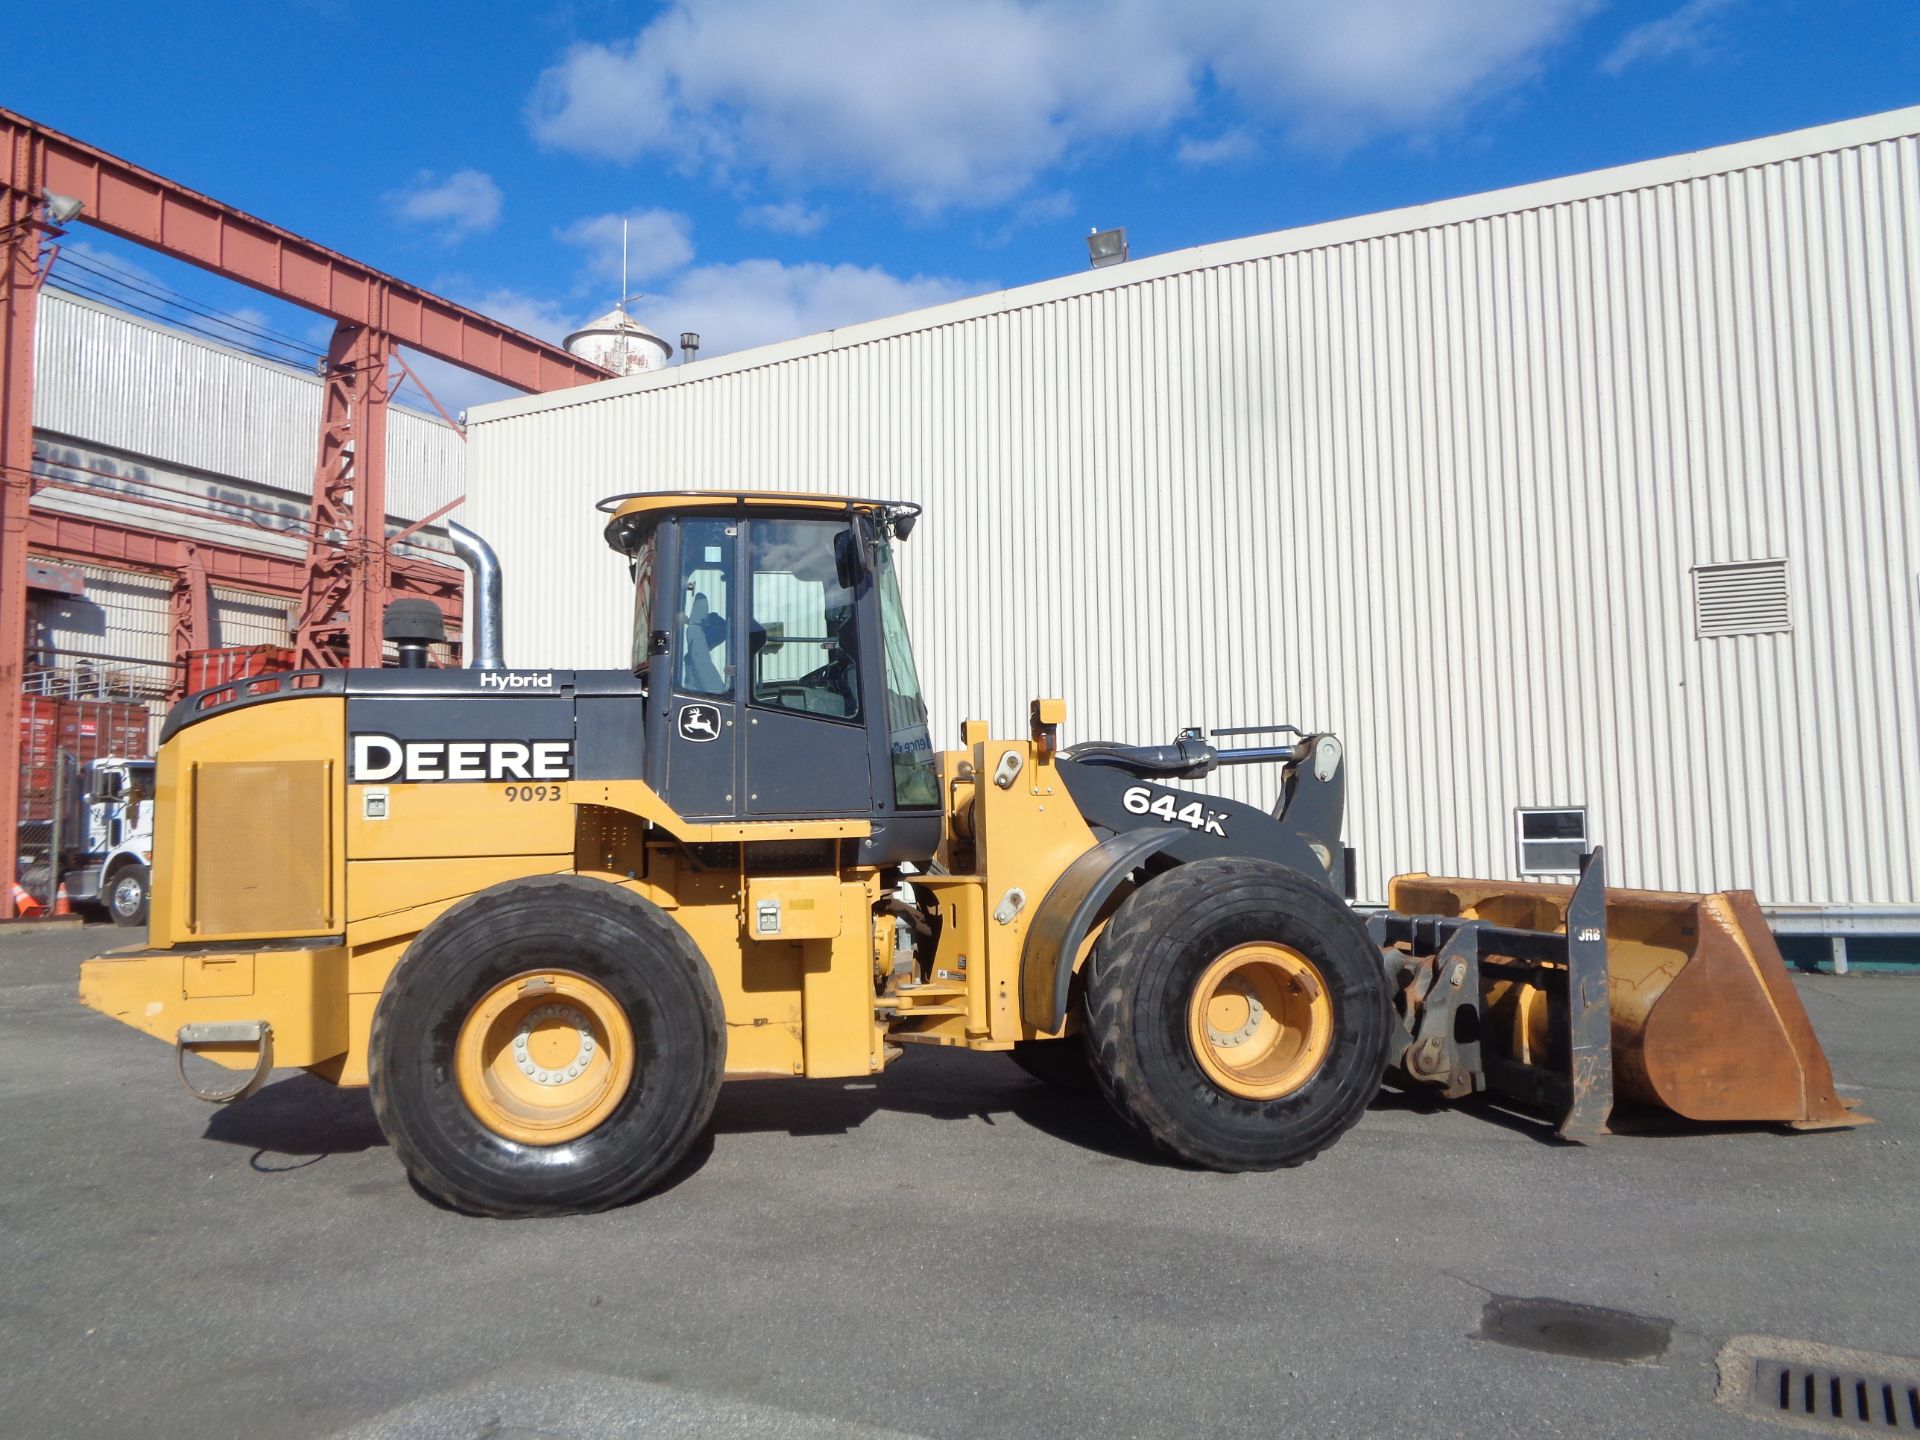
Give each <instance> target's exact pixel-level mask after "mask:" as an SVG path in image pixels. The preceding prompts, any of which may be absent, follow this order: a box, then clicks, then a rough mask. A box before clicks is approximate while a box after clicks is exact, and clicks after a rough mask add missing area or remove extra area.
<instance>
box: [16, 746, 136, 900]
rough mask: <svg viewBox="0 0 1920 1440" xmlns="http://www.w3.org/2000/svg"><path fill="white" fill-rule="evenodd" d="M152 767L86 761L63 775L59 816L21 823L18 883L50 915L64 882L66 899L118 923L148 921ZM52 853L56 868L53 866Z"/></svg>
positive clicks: (56, 811) (105, 758)
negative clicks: (98, 910) (91, 907)
mask: <svg viewBox="0 0 1920 1440" xmlns="http://www.w3.org/2000/svg"><path fill="white" fill-rule="evenodd" d="M153 766H154V762H153V761H151V760H129V759H125V758H122V757H120V756H115V755H108V756H103V757H101V758H100V759H98V760H91V761H88V762H87V763H86V764H84V765H80V766H77V767H75V768H73V769H72V771H71V772H70V773H69V774H68V775H66V776H64V777H63V778H64V779H65V781H66V785H65V789H66V793H65V794H64V795H62V796H61V797H60V801H61V803H60V804H59V805H58V806H56V807H55V808H54V811H53V817H54V818H50V819H45V820H36V821H22V822H21V826H20V830H21V834H20V870H21V873H20V880H21V882H22V883H23V884H24V885H25V886H26V888H27V889H28V890H29V891H31V892H32V893H33V894H34V895H35V897H36V898H38V897H39V896H41V895H42V894H44V895H45V900H46V904H47V906H48V908H49V909H51V908H52V906H53V903H54V897H55V895H56V894H57V892H58V890H59V887H60V885H62V884H64V885H65V886H66V887H67V899H68V900H69V901H71V902H72V903H73V904H75V905H97V906H99V907H100V908H102V909H104V910H105V911H106V912H107V914H108V915H110V916H111V917H112V918H113V921H114V923H115V924H117V925H144V924H146V923H147V892H148V890H149V889H150V888H151V883H152V879H151V877H152V866H153V773H154V772H153ZM64 768H65V767H63V769H64ZM53 850H57V851H58V852H59V864H58V865H57V866H54V865H50V864H48V854H49V852H50V851H53ZM56 876H57V877H58V878H57V879H56V878H54V877H56Z"/></svg>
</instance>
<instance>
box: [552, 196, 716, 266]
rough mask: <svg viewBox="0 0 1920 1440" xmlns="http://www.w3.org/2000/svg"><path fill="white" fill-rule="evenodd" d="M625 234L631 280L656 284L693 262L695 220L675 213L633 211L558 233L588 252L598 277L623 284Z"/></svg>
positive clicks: (580, 222) (596, 218)
mask: <svg viewBox="0 0 1920 1440" xmlns="http://www.w3.org/2000/svg"><path fill="white" fill-rule="evenodd" d="M623 221H624V222H625V224H626V230H627V277H628V280H629V281H630V282H643V281H648V280H657V279H659V278H660V277H661V276H662V275H670V274H672V273H673V272H674V271H675V270H678V269H680V268H681V267H682V266H684V265H685V264H687V263H688V262H689V261H690V260H692V259H693V238H692V231H693V222H692V221H690V220H688V219H687V217H686V216H684V215H681V214H679V213H677V212H675V211H672V210H629V211H627V212H626V213H624V214H621V213H618V212H616V213H614V214H612V215H595V216H592V217H590V218H588V219H585V220H576V221H574V223H573V224H571V225H569V226H568V227H567V228H566V229H564V230H562V231H561V232H560V238H561V239H562V240H564V241H566V243H567V244H569V245H572V246H575V247H577V248H578V249H580V250H583V251H585V252H586V256H587V270H588V273H589V274H591V275H592V276H593V277H594V278H596V279H599V280H611V281H614V282H615V283H616V284H617V283H618V282H619V280H620V232H621V224H622V222H623Z"/></svg>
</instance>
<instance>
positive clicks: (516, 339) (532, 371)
mask: <svg viewBox="0 0 1920 1440" xmlns="http://www.w3.org/2000/svg"><path fill="white" fill-rule="evenodd" d="M0 166H4V167H5V168H4V169H0V190H4V191H6V192H7V197H6V198H7V200H8V201H9V203H10V204H29V205H30V204H32V203H35V202H37V201H38V200H39V198H40V192H41V190H42V189H47V190H52V191H54V192H55V193H56V194H60V195H71V196H73V197H75V198H76V199H78V200H80V201H82V202H83V203H84V204H85V205H86V209H85V210H83V211H82V212H81V213H80V217H79V218H80V219H81V220H82V221H84V222H85V223H86V224H88V225H92V226H95V227H97V228H99V229H101V230H104V231H106V232H107V233H108V234H110V235H118V236H120V237H121V238H122V239H126V240H133V241H136V242H138V243H139V244H142V245H146V246H149V247H151V248H152V249H155V250H158V251H160V252H161V253H162V254H165V255H171V256H173V257H174V258H175V259H177V260H185V261H187V262H188V263H190V264H193V265H198V266H200V267H202V268H203V269H206V270H211V271H213V272H214V273H215V274H217V275H225V276H227V277H228V278H230V279H234V280H239V281H241V282H243V283H245V284H247V285H251V286H253V287H254V288H255V289H256V290H264V291H265V292H266V293H267V294H269V295H274V296H277V297H279V298H280V299H282V300H288V301H291V302H292V303H293V304H295V305H303V306H305V307H306V308H307V309H309V310H318V311H319V312H320V313H321V314H323V315H329V316H331V317H332V318H333V319H335V320H339V321H345V322H346V323H348V324H350V325H364V326H367V327H368V328H370V329H373V330H378V331H381V332H383V333H385V334H386V335H388V336H390V337H392V339H393V340H394V341H395V342H397V343H398V344H401V345H405V346H407V347H408V348H410V349H414V350H419V351H421V352H423V353H424V354H428V355H433V356H437V357H438V358H440V359H442V360H448V361H451V362H452V363H453V364H455V365H459V366H462V367H464V368H465V369H468V370H472V371H474V372H475V373H477V374H481V375H486V376H489V377H491V378H492V379H495V380H499V381H501V382H503V383H505V384H508V385H513V386H516V387H518V388H519V389H522V390H535V391H540V390H562V389H565V388H566V387H568V386H570V385H584V384H587V383H589V382H590V381H594V380H605V379H607V378H608V377H609V375H610V374H611V372H610V371H606V370H603V369H601V368H600V367H599V366H598V365H595V364H593V363H592V362H590V361H587V360H583V359H581V358H580V357H579V356H578V355H575V354H573V353H572V352H571V351H568V350H566V349H564V348H562V347H561V346H559V345H554V344H551V343H550V342H548V341H545V340H540V339H536V338H535V337H534V336H532V335H528V334H525V333H524V332H522V331H519V330H515V329H514V328H513V327H512V326H510V325H503V324H501V323H500V322H499V321H498V320H494V319H491V318H489V317H488V316H485V315H482V314H480V313H479V312H478V311H476V310H469V309H467V308H466V307H465V306H464V305H456V304H454V303H453V302H452V301H451V300H447V299H443V298H442V297H441V296H438V295H435V294H433V293H432V292H431V291H427V290H422V289H421V288H420V287H419V286H417V285H409V284H408V283H407V282H406V281H404V280H401V279H397V278H396V277H394V276H392V275H388V274H385V273H384V272H382V271H379V270H375V269H374V268H373V267H372V266H370V265H363V264H361V263H360V262H359V261H358V260H352V259H349V258H348V257H347V256H345V255H342V254H340V253H339V252H338V251H337V250H329V249H327V247H326V246H324V245H318V244H315V243H314V242H313V241H311V240H308V239H305V238H304V237H302V236H299V235H296V234H294V233H293V232H292V231H291V230H283V229H281V228H280V227H279V226H278V225H273V224H269V223H268V222H267V221H265V220H262V219H260V218H258V217H257V216H254V215H249V214H247V212H246V211H244V210H240V209H236V208H235V207H234V206H232V205H227V204H223V203H222V202H221V201H218V200H215V199H213V198H211V197H210V196H206V195H202V194H200V193H199V192H197V191H194V190H189V189H187V188H186V186H184V185H180V184H178V183H176V182H175V181H172V180H168V179H167V178H165V177H164V176H161V175H156V174H154V173H153V171H151V170H146V169H143V168H141V167H140V166H138V165H135V164H133V163H132V162H130V161H127V160H122V159H121V158H120V157H119V156H117V155H109V154H108V153H107V152H106V151H104V150H101V149H98V148H96V147H95V146H92V145H88V144H87V143H86V142H84V141H81V140H76V139H74V138H73V137H72V136H71V135H63V134H61V133H60V132H59V131H58V130H51V129H49V128H48V127H46V126H45V125H41V124H39V123H38V122H36V121H33V120H29V119H28V118H27V117H26V116H24V115H20V114H17V113H15V112H14V111H12V110H5V109H0ZM9 213H11V212H9Z"/></svg>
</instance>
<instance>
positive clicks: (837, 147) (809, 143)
mask: <svg viewBox="0 0 1920 1440" xmlns="http://www.w3.org/2000/svg"><path fill="white" fill-rule="evenodd" d="M1169 41H1170V29H1169V26H1168V25H1167V23H1165V22H1164V21H1163V20H1162V19H1161V18H1160V17H1159V15H1158V13H1157V11H1156V9H1155V8H1154V7H1151V6H1149V5H1147V4H1145V3H1143V0H1123V3H1120V4H1117V5H1095V4H1093V3H1092V0H960V3H950V4H943V5H938V6H934V5H902V4H898V3H895V0H813V3H810V4H807V5H794V4H791V3H789V0H677V3H674V4H672V5H671V6H670V7H669V8H667V9H666V10H665V12H664V13H662V14H661V15H660V16H659V17H658V18H657V19H655V20H653V21H652V22H651V23H649V24H648V25H647V26H646V27H645V28H644V29H642V30H641V31H640V33H639V35H638V36H636V37H635V38H634V39H633V40H631V41H629V42H626V43H621V44H613V45H578V46H575V47H574V48H573V49H571V50H570V51H568V52H567V53H566V55H565V56H563V57H562V58H561V60H560V63H559V64H557V65H555V66H554V67H553V68H552V69H550V70H549V71H547V73H546V74H545V75H544V76H542V77H541V81H540V84H539V87H538V88H537V90H536V91H535V94H534V97H533V100H532V105H531V120H532V125H533V131H534V134H535V136H536V137H537V138H539V139H540V140H541V141H542V142H544V143H546V144H549V145H553V146H556V147H558V148H561V149H567V150H573V151H576V152H579V153H582V154H588V155H597V156H602V157H605V158H608V159H614V160H632V159H634V158H636V157H638V156H640V155H644V154H649V153H663V154H667V155H674V156H678V157H679V158H681V159H682V160H684V161H685V162H687V163H689V164H693V165H700V166H705V167H708V168H711V169H713V170H715V171H717V172H719V173H726V174H730V173H733V172H734V171H765V172H767V173H769V174H772V175H774V176H776V177H779V178H782V179H792V180H794V181H797V182H800V183H813V182H815V181H819V180H839V181H849V182H853V183H856V184H861V185H865V186H869V187H871V188H873V189H876V190H880V191H884V192H887V193H890V194H894V195H898V196H901V197H902V198H904V199H906V200H907V201H908V202H909V203H911V204H913V205H915V206H917V207H919V208H921V209H926V210H931V209H935V208H938V207H940V206H942V205H945V204H947V203H950V202H953V201H961V202H965V203H989V202H994V201H998V200H1002V199H1005V198H1007V197H1008V196H1009V195H1012V194H1013V193H1015V192H1016V191H1018V190H1020V189H1021V188H1023V187H1024V186H1025V185H1026V184H1027V182H1028V181H1029V180H1030V179H1031V178H1032V177H1033V175H1034V174H1035V173H1036V171H1037V170H1039V169H1040V168H1042V167H1044V166H1046V165H1050V164H1052V163H1054V162H1055V161H1057V160H1059V159H1060V158H1062V157H1063V156H1064V155H1065V154H1066V153H1067V150H1068V148H1069V147H1070V146H1071V145H1073V144H1075V143H1076V142H1078V141H1081V140H1084V139H1089V138H1096V137H1099V136H1102V135H1110V134H1125V133H1131V132H1134V131H1137V130H1140V129H1146V128H1151V127H1153V126H1156V125H1159V124H1163V123H1165V122H1166V121H1167V120H1168V119H1170V118H1171V117H1172V116H1173V115H1175V114H1177V113H1178V112H1179V111H1180V109H1181V108H1182V107H1183V106H1185V105H1186V104H1187V103H1188V100H1189V97H1190V95H1191V90H1192V77H1191V75H1190V73H1189V71H1190V69H1191V65H1192V61H1191V59H1190V58H1189V56H1188V55H1187V54H1185V53H1184V52H1183V50H1182V49H1181V48H1180V47H1179V46H1177V45H1174V44H1171V43H1169Z"/></svg>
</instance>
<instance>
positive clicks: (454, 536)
mask: <svg viewBox="0 0 1920 1440" xmlns="http://www.w3.org/2000/svg"><path fill="white" fill-rule="evenodd" d="M447 538H448V539H449V540H451V541H453V553H454V554H456V555H458V556H459V557H460V561H461V563H462V564H464V565H465V566H466V567H467V569H468V571H469V572H470V573H471V574H472V576H473V590H472V595H473V635H472V636H471V637H470V643H469V645H468V647H467V666H468V668H469V669H472V670H504V669H506V666H507V662H506V661H505V660H503V659H502V658H501V656H500V641H501V634H502V627H503V624H504V619H503V615H502V611H501V600H500V557H499V556H498V555H496V554H494V553H493V547H492V546H491V545H489V544H487V542H486V541H484V540H482V539H481V538H480V537H479V536H478V535H476V534H474V533H473V531H471V530H469V529H467V527H466V526H464V525H462V524H461V523H460V522H459V521H458V520H449V521H447Z"/></svg>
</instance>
